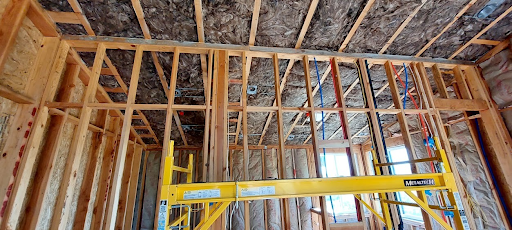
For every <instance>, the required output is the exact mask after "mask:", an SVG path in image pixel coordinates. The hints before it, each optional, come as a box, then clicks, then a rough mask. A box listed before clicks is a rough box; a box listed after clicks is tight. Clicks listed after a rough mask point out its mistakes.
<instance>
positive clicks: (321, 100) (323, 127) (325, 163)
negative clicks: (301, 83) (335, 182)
mask: <svg viewBox="0 0 512 230" xmlns="http://www.w3.org/2000/svg"><path fill="white" fill-rule="evenodd" d="M313 59H314V60H315V69H316V79H317V81H318V83H317V84H318V92H319V93H320V105H321V107H322V108H323V107H324V96H323V93H322V84H320V73H319V72H318V64H317V63H316V58H313ZM312 103H313V107H314V106H315V105H314V102H312ZM309 119H316V114H310V116H309ZM322 140H325V123H324V111H323V110H322ZM323 151H324V167H325V177H329V175H328V174H327V162H326V158H325V148H324V149H323ZM329 200H330V201H331V208H332V216H333V217H334V223H337V221H336V212H335V211H334V204H333V203H332V196H329Z"/></svg>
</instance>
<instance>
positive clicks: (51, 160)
mask: <svg viewBox="0 0 512 230" xmlns="http://www.w3.org/2000/svg"><path fill="white" fill-rule="evenodd" d="M79 71H80V69H79V68H78V66H76V65H68V67H67V70H66V73H65V76H64V79H63V80H62V84H61V87H60V91H59V93H58V95H57V97H58V98H57V101H69V99H70V98H71V94H72V93H73V92H74V88H75V87H74V85H75V81H76V80H77V78H78V72H79ZM67 116H68V113H67V111H66V112H65V114H64V115H63V116H55V117H52V118H51V119H52V120H51V121H50V126H49V131H48V137H47V140H48V141H46V143H45V144H44V147H43V150H42V151H41V156H40V161H39V164H38V166H37V169H36V175H35V176H34V179H33V182H32V183H33V187H32V189H31V190H32V195H31V197H30V200H29V201H28V202H29V203H28V204H27V207H30V208H26V210H25V214H24V215H25V218H24V219H23V221H22V222H21V223H20V228H21V229H34V228H35V226H37V222H38V218H39V217H40V212H41V208H42V204H43V202H44V200H45V196H46V195H47V194H48V193H47V191H48V189H49V188H48V186H49V179H50V176H51V175H53V170H52V169H54V168H55V167H52V166H53V165H55V164H56V162H55V161H56V159H57V153H58V151H59V147H60V145H61V142H62V133H63V130H64V126H65V122H66V119H67Z"/></svg>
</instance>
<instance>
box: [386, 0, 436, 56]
mask: <svg viewBox="0 0 512 230" xmlns="http://www.w3.org/2000/svg"><path fill="white" fill-rule="evenodd" d="M425 3H427V1H422V3H421V4H420V5H418V6H417V7H416V8H415V9H414V10H413V11H412V12H411V13H410V14H409V16H408V17H407V18H406V19H405V20H404V21H403V22H402V24H401V25H400V26H399V27H398V29H397V30H396V31H395V33H394V34H393V36H391V38H389V40H388V41H387V42H386V44H385V45H384V47H382V49H381V50H380V51H379V54H383V53H384V52H386V50H387V49H388V48H389V46H390V45H391V43H393V42H394V41H395V39H396V38H397V37H398V35H400V33H402V31H403V30H404V29H405V27H406V26H407V25H408V24H409V22H411V20H412V19H413V18H414V16H416V14H418V12H419V11H420V9H421V7H423V6H424V5H425Z"/></svg>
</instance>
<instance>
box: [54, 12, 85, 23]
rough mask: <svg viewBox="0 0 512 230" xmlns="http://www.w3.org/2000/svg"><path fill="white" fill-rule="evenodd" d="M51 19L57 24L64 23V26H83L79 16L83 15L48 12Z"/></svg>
mask: <svg viewBox="0 0 512 230" xmlns="http://www.w3.org/2000/svg"><path fill="white" fill-rule="evenodd" d="M46 13H47V14H48V15H49V16H50V18H52V20H53V21H54V22H56V23H64V24H82V22H81V21H80V18H79V16H81V14H79V13H75V12H54V11H47V12H46Z"/></svg>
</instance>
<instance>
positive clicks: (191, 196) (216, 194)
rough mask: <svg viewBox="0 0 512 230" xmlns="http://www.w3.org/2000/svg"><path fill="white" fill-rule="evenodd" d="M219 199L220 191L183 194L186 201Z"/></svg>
mask: <svg viewBox="0 0 512 230" xmlns="http://www.w3.org/2000/svg"><path fill="white" fill-rule="evenodd" d="M219 197H220V189H205V190H194V191H185V193H184V194H183V199H184V200H196V199H205V198H219Z"/></svg>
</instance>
